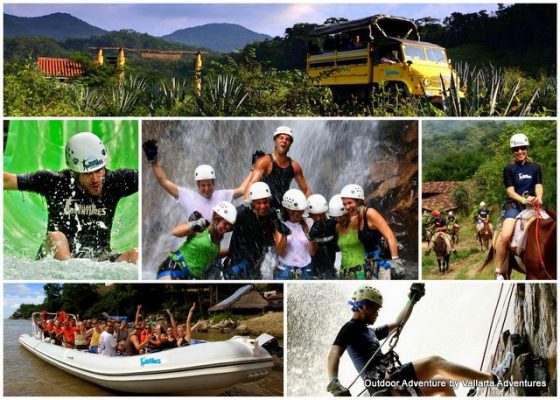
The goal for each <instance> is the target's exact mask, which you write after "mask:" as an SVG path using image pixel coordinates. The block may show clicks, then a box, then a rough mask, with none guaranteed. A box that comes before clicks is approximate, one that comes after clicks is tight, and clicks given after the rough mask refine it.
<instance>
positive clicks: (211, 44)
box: [4, 13, 270, 53]
mask: <svg viewBox="0 0 560 400" xmlns="http://www.w3.org/2000/svg"><path fill="white" fill-rule="evenodd" d="M107 33H109V31H106V30H104V29H101V28H98V27H96V26H93V25H90V24H88V23H87V22H85V21H82V20H81V19H79V18H76V17H74V16H72V15H70V14H66V13H54V14H49V15H45V16H41V17H16V16H13V15H9V14H4V37H6V38H14V37H29V36H41V37H47V38H51V39H55V40H57V41H65V40H67V39H71V38H90V37H92V36H102V35H105V34H107ZM161 38H162V39H164V40H167V41H170V42H176V43H182V44H186V45H189V46H194V47H201V48H207V49H210V50H214V51H217V52H222V53H228V52H232V51H235V50H236V49H238V48H243V47H244V46H245V45H247V44H249V43H253V42H257V41H263V40H266V39H269V38H270V36H268V35H265V34H262V33H257V32H253V31H251V30H249V29H247V28H244V27H243V26H241V25H236V24H227V23H219V24H206V25H201V26H196V27H192V28H186V29H180V30H177V31H175V32H173V33H170V34H169V35H164V36H162V37H161Z"/></svg>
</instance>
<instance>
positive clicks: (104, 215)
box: [4, 132, 138, 263]
mask: <svg viewBox="0 0 560 400" xmlns="http://www.w3.org/2000/svg"><path fill="white" fill-rule="evenodd" d="M65 157H66V165H67V166H68V169H65V170H62V171H60V172H53V171H50V170H44V171H38V172H34V173H29V174H18V175H15V174H11V173H9V172H4V190H22V191H30V192H35V193H38V194H40V195H42V196H44V197H45V199H46V202H47V210H48V222H47V236H46V239H45V240H44V242H43V243H42V245H41V247H40V248H39V252H38V254H37V259H41V258H44V257H46V256H47V255H49V254H50V255H52V256H53V257H54V258H56V259H58V260H67V259H69V258H90V259H92V260H95V261H106V260H109V261H127V262H131V263H135V262H136V260H137V258H138V253H137V251H136V249H130V250H128V251H126V252H124V253H121V254H117V253H114V252H113V251H112V250H111V245H110V241H111V227H112V225H113V218H114V216H115V210H116V207H117V204H118V202H119V200H120V199H121V198H123V197H126V196H130V195H131V194H133V193H136V192H137V191H138V171H136V170H131V169H118V170H115V171H111V170H109V169H107V167H106V166H107V163H108V161H109V160H108V152H107V149H106V148H105V144H104V143H103V141H102V140H101V139H100V138H99V137H97V136H96V135H95V134H93V133H91V132H80V133H77V134H75V135H74V136H72V137H71V138H70V139H69V140H68V142H67V143H66V148H65Z"/></svg>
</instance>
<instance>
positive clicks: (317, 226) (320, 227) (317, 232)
mask: <svg viewBox="0 0 560 400" xmlns="http://www.w3.org/2000/svg"><path fill="white" fill-rule="evenodd" d="M324 232H325V223H324V221H315V222H314V223H313V225H312V226H311V229H309V234H308V236H309V239H310V240H315V239H319V238H321V236H322V234H323V233H324Z"/></svg>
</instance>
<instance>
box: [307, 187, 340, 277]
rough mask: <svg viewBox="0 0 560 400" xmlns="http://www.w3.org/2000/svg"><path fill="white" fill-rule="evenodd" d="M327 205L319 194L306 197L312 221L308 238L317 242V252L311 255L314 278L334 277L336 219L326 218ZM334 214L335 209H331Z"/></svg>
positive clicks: (336, 249) (336, 248)
mask: <svg viewBox="0 0 560 400" xmlns="http://www.w3.org/2000/svg"><path fill="white" fill-rule="evenodd" d="M328 211H329V205H328V204H327V200H326V199H325V198H324V197H323V196H321V195H320V194H312V195H311V196H309V198H308V199H307V212H308V213H309V217H310V218H311V219H312V220H313V221H314V222H313V225H312V226H311V229H309V239H310V240H311V241H313V242H314V243H316V244H317V252H316V253H315V254H314V255H313V256H312V257H311V260H312V265H313V275H314V276H315V278H316V279H336V269H335V267H334V263H335V260H336V252H337V251H338V246H337V245H336V220H335V219H334V216H333V215H331V217H333V218H327V212H328ZM333 212H334V213H335V214H336V211H335V210H333Z"/></svg>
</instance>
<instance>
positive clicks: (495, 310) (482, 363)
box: [479, 284, 504, 371]
mask: <svg viewBox="0 0 560 400" xmlns="http://www.w3.org/2000/svg"><path fill="white" fill-rule="evenodd" d="M503 290H504V285H503V284H502V285H501V286H500V293H499V294H498V300H497V301H496V307H494V313H493V314H492V321H490V327H489V328H488V336H487V337H486V344H485V345H484V353H483V354H482V360H481V361H480V368H479V369H480V370H481V371H482V367H483V366H484V360H485V359H486V351H487V350H488V345H489V342H490V334H491V333H492V327H493V326H494V318H495V317H496V312H497V311H498V306H499V304H500V299H501V298H502V292H503Z"/></svg>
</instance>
